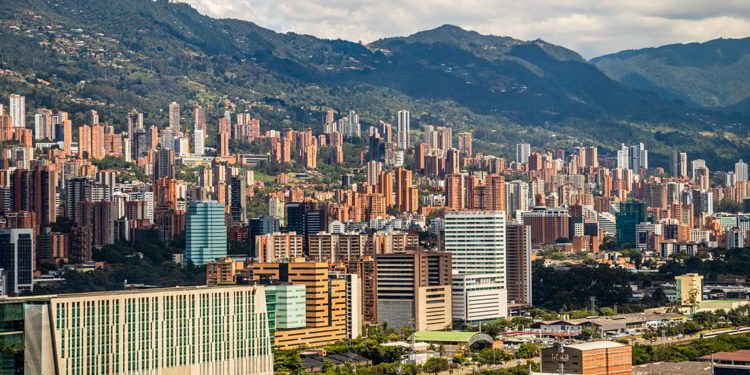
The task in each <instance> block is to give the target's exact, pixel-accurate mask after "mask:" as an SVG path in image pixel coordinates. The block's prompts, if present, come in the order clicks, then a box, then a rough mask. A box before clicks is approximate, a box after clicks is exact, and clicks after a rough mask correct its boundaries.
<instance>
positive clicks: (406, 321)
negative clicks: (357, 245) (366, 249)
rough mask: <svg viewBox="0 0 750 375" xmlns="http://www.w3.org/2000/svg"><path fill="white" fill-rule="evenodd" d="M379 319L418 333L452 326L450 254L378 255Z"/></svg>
mask: <svg viewBox="0 0 750 375" xmlns="http://www.w3.org/2000/svg"><path fill="white" fill-rule="evenodd" d="M375 262H376V271H375V272H376V275H377V319H378V322H379V323H387V324H388V326H389V327H393V328H397V327H404V326H411V325H414V326H415V327H416V330H417V331H429V330H442V329H445V328H449V327H451V320H452V314H451V311H452V310H451V308H452V307H451V254H449V253H445V252H435V251H409V252H405V253H393V254H379V255H376V256H375Z"/></svg>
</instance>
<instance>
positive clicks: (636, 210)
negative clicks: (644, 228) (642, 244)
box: [615, 200, 646, 246]
mask: <svg viewBox="0 0 750 375" xmlns="http://www.w3.org/2000/svg"><path fill="white" fill-rule="evenodd" d="M615 220H616V224H617V243H618V244H619V245H620V246H627V245H632V246H635V244H636V243H637V241H636V240H637V238H636V226H637V225H638V224H640V223H643V222H645V221H646V203H645V202H642V201H636V200H630V201H627V202H620V210H619V211H618V212H617V214H616V215H615Z"/></svg>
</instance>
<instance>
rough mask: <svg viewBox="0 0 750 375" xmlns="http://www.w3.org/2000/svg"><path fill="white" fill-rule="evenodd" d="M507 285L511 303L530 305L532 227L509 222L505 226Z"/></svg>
mask: <svg viewBox="0 0 750 375" xmlns="http://www.w3.org/2000/svg"><path fill="white" fill-rule="evenodd" d="M505 241H506V251H505V252H506V265H507V269H506V287H507V289H508V303H509V304H510V305H527V306H530V305H531V303H532V300H531V227H529V226H528V225H525V224H519V223H516V222H509V223H507V224H506V226H505Z"/></svg>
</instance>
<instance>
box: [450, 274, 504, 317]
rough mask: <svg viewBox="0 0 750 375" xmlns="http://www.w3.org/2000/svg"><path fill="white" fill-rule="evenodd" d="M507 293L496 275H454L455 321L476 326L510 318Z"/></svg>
mask: <svg viewBox="0 0 750 375" xmlns="http://www.w3.org/2000/svg"><path fill="white" fill-rule="evenodd" d="M506 292H507V291H506V289H505V288H503V287H502V285H501V284H500V283H498V281H497V274H494V273H486V274H477V273H471V274H463V275H462V274H457V275H453V296H452V299H453V321H454V322H458V323H471V324H474V323H477V322H482V321H490V320H495V319H497V318H498V316H508V296H507V294H506Z"/></svg>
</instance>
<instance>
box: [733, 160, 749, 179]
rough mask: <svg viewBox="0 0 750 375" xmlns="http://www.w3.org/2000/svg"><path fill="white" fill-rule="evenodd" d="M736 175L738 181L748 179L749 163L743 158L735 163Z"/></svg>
mask: <svg viewBox="0 0 750 375" xmlns="http://www.w3.org/2000/svg"><path fill="white" fill-rule="evenodd" d="M734 177H735V179H736V180H737V181H747V163H745V162H744V161H742V159H740V161H738V162H737V163H735V164H734Z"/></svg>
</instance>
